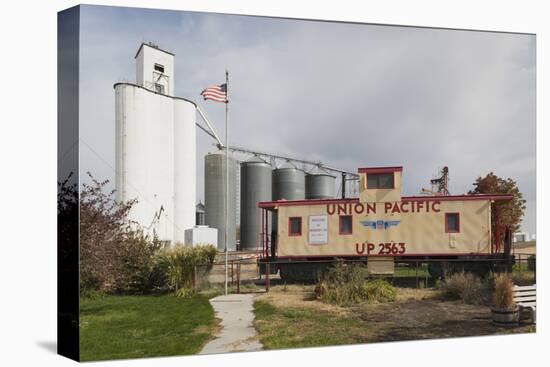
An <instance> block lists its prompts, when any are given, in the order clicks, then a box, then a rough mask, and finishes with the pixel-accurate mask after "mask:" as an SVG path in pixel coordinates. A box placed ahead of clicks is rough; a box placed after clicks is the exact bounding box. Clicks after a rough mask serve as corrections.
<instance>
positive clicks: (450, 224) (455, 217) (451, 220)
mask: <svg viewBox="0 0 550 367" xmlns="http://www.w3.org/2000/svg"><path fill="white" fill-rule="evenodd" d="M445 232H446V233H457V232H460V215H459V214H458V213H445Z"/></svg>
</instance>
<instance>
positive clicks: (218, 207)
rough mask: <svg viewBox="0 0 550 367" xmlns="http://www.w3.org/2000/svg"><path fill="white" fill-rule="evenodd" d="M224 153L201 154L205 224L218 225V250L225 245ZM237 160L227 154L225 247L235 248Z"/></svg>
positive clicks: (214, 226) (216, 226)
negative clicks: (202, 161) (202, 156)
mask: <svg viewBox="0 0 550 367" xmlns="http://www.w3.org/2000/svg"><path fill="white" fill-rule="evenodd" d="M225 171H226V169H225V153H224V152H216V153H209V154H207V155H206V156H205V157H204V206H205V224H206V225H208V226H210V227H212V228H217V229H218V250H224V249H225ZM236 181H237V162H236V161H235V159H233V158H232V157H231V154H229V190H228V206H227V209H228V210H227V215H228V227H227V228H228V231H227V247H228V249H229V251H235V248H236V244H237V191H236V190H237V189H236V183H237V182H236Z"/></svg>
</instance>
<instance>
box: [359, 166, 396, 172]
mask: <svg viewBox="0 0 550 367" xmlns="http://www.w3.org/2000/svg"><path fill="white" fill-rule="evenodd" d="M358 171H359V173H392V172H402V171H403V166H395V167H363V168H359V169H358Z"/></svg>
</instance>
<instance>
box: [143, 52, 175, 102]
mask: <svg viewBox="0 0 550 367" xmlns="http://www.w3.org/2000/svg"><path fill="white" fill-rule="evenodd" d="M135 58H136V82H137V84H138V85H141V86H143V87H145V88H147V89H151V90H154V91H155V92H157V93H161V94H166V95H169V96H173V95H174V78H173V77H174V54H173V53H171V52H168V51H165V50H161V49H160V48H158V46H156V45H154V44H151V43H142V44H141V46H140V47H139V49H138V51H137V53H136V57H135Z"/></svg>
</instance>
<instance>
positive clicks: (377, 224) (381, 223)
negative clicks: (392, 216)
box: [361, 220, 400, 229]
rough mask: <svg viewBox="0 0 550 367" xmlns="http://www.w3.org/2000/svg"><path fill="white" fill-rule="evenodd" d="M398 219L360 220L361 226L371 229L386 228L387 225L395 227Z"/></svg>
mask: <svg viewBox="0 0 550 367" xmlns="http://www.w3.org/2000/svg"><path fill="white" fill-rule="evenodd" d="M399 222H400V221H398V220H362V221H361V224H362V225H363V227H367V228H371V229H388V228H389V227H396V226H397V225H398V224H399Z"/></svg>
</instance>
